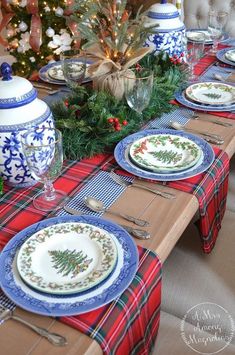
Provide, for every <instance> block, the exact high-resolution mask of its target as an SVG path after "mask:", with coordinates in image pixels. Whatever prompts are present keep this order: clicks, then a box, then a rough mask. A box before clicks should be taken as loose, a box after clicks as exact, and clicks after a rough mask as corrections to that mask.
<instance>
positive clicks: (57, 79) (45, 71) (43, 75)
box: [39, 59, 93, 85]
mask: <svg viewBox="0 0 235 355" xmlns="http://www.w3.org/2000/svg"><path fill="white" fill-rule="evenodd" d="M76 62H77V63H76V64H74V65H81V59H78V60H77V61H76ZM92 63H93V62H92V61H91V60H88V61H87V67H88V66H89V65H91V64H92ZM39 78H40V79H41V80H43V81H45V82H47V83H50V84H56V85H65V84H66V82H65V79H64V74H63V70H62V61H57V62H53V63H50V64H47V65H45V66H44V67H42V68H41V69H40V70H39ZM88 81H91V79H90V78H89V76H88V73H86V75H85V79H84V83H86V82H88Z"/></svg>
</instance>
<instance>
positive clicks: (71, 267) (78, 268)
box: [48, 249, 93, 278]
mask: <svg viewBox="0 0 235 355" xmlns="http://www.w3.org/2000/svg"><path fill="white" fill-rule="evenodd" d="M48 253H49V255H50V256H51V259H52V264H53V268H54V269H56V270H57V273H58V274H63V276H68V275H69V274H70V273H71V278H73V277H75V276H77V275H78V274H79V273H81V272H83V271H85V270H86V269H87V268H88V266H89V265H90V263H91V262H92V260H93V259H88V258H87V255H84V254H83V252H82V251H79V252H77V251H76V249H74V250H72V251H71V250H69V249H66V250H63V251H61V250H49V251H48Z"/></svg>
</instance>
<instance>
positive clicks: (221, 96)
mask: <svg viewBox="0 0 235 355" xmlns="http://www.w3.org/2000/svg"><path fill="white" fill-rule="evenodd" d="M185 95H186V97H187V98H188V99H189V100H192V101H195V102H198V103H200V104H206V105H232V104H234V103H235V87H233V86H232V85H229V84H224V83H217V82H203V83H196V84H192V85H190V86H189V87H188V88H187V89H186V90H185Z"/></svg>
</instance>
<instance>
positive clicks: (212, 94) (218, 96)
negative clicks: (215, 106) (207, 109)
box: [203, 92, 222, 100]
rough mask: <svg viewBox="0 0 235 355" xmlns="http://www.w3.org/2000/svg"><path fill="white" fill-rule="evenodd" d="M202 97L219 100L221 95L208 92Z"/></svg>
mask: <svg viewBox="0 0 235 355" xmlns="http://www.w3.org/2000/svg"><path fill="white" fill-rule="evenodd" d="M203 95H204V96H207V97H210V98H211V99H215V100H216V99H220V98H221V96H222V95H220V94H215V93H212V92H211V93H210V92H208V93H204V94H203Z"/></svg>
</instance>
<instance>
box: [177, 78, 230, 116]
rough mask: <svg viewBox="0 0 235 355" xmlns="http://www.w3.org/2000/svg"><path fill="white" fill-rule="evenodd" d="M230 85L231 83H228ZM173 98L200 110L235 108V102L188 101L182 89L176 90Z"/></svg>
mask: <svg viewBox="0 0 235 355" xmlns="http://www.w3.org/2000/svg"><path fill="white" fill-rule="evenodd" d="M230 85H232V84H231V83H230ZM175 99H176V100H177V101H178V102H179V103H181V104H182V105H184V106H187V107H190V108H192V109H194V110H202V111H215V112H216V111H217V112H222V111H232V110H234V109H235V104H231V105H212V104H211V105H207V104H200V103H197V102H193V101H190V100H188V99H187V98H186V96H185V92H184V91H178V92H177V93H175Z"/></svg>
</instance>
